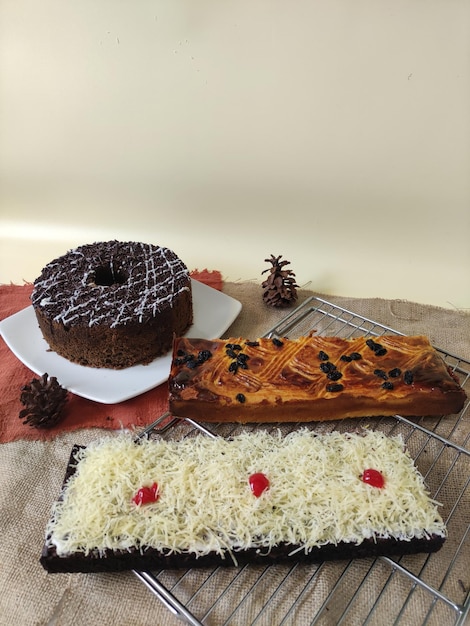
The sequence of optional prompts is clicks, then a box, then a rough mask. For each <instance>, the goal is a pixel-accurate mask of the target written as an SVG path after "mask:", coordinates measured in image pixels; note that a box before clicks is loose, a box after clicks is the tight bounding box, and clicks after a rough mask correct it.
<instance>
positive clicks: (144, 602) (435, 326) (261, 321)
mask: <svg viewBox="0 0 470 626" xmlns="http://www.w3.org/2000/svg"><path fill="white" fill-rule="evenodd" d="M223 289H224V292H225V293H227V294H228V295H231V296H233V297H234V298H236V299H238V300H240V301H241V302H242V305H243V309H242V312H241V314H240V316H239V317H238V318H237V320H236V321H235V322H234V324H233V325H232V327H231V328H230V329H229V330H228V332H227V333H226V336H246V337H251V338H256V337H257V336H260V335H262V334H264V332H265V331H266V330H267V329H269V328H271V327H272V326H273V325H274V324H275V323H276V322H277V321H278V320H279V319H280V318H281V317H282V316H284V315H285V311H277V310H274V309H270V308H267V307H266V306H265V305H264V304H263V303H262V300H261V297H260V287H259V285H257V284H255V283H240V284H236V283H226V284H225V285H224V288H223ZM310 295H312V293H311V292H308V291H305V290H303V291H301V292H300V301H303V300H304V299H305V298H307V297H309V296H310ZM326 298H327V299H329V300H330V301H332V302H334V303H336V304H339V305H341V306H344V307H345V308H348V309H350V310H353V311H355V312H357V313H359V314H361V315H364V316H366V317H368V318H370V319H373V320H376V321H378V322H380V323H382V324H385V325H387V326H390V327H392V328H395V329H397V330H399V331H402V332H405V333H408V334H412V333H425V334H427V335H428V336H429V337H430V338H431V340H432V342H433V343H434V344H435V345H437V346H439V347H442V348H444V349H445V350H446V351H448V352H450V353H453V354H457V355H459V356H461V357H463V358H465V359H467V360H469V359H470V315H469V314H468V313H466V312H463V311H455V310H448V309H441V308H437V307H433V306H425V305H421V304H416V303H413V302H407V301H402V300H394V301H387V300H381V299H367V300H362V299H354V298H342V297H333V296H328V297H326ZM0 402H1V400H0ZM11 419H17V415H16V414H15V415H12V416H11ZM466 424H467V425H466V427H465V428H464V429H463V430H462V432H461V434H460V435H459V436H460V437H461V442H462V444H463V443H464V442H465V440H466V438H468V436H469V428H468V420H467V423H466ZM110 432H112V431H107V433H106V434H107V435H108V434H109V433H110ZM102 434H103V430H101V429H83V430H76V431H74V432H65V433H61V434H58V435H57V436H56V437H55V439H53V440H49V441H29V440H26V439H20V440H17V441H13V442H10V443H5V444H2V445H1V446H0V481H1V482H0V484H1V493H0V497H1V500H0V507H1V509H0V511H1V533H2V536H1V540H0V625H1V626H6V625H11V624H18V625H19V626H29V625H33V624H34V625H48V626H56V625H60V626H72V625H73V626H81V625H83V626H85V625H86V626H89V625H90V624H100V625H102V626H106V625H108V624H110V625H113V626H124V625H125V626H131V625H132V626H133V625H135V626H146V625H149V626H150V625H152V626H155V625H160V624H179V623H181V622H180V621H179V620H178V619H177V618H176V617H174V616H173V615H172V614H171V613H170V612H169V610H168V609H167V608H165V607H164V606H163V605H162V604H161V603H160V602H159V600H158V599H157V598H155V597H154V596H153V594H151V593H150V592H149V591H148V590H147V589H146V588H145V586H144V585H143V584H142V583H141V582H140V581H139V580H137V578H136V577H135V576H134V575H133V574H132V573H122V574H94V575H85V574H73V575H68V574H53V575H51V574H47V573H46V572H45V571H44V570H43V569H42V568H41V566H40V564H39V562H38V557H39V554H40V551H41V547H42V544H43V536H44V528H45V524H46V522H47V519H48V517H49V514H50V507H51V504H52V502H53V501H54V499H55V498H56V497H57V495H58V493H59V489H60V486H61V483H62V479H63V474H64V469H65V466H66V463H67V460H68V456H69V453H70V450H71V447H72V445H73V444H74V443H83V444H86V443H87V442H89V441H90V440H91V439H93V438H96V437H99V436H101V435H102ZM466 445H468V441H467V444H466ZM467 468H468V465H467ZM467 523H468V522H467ZM467 566H468V563H467ZM341 567H342V566H341ZM261 571H262V570H261ZM311 571H312V570H309V569H308V568H307V569H305V568H303V567H301V568H299V569H298V570H295V572H294V573H293V574H291V575H290V577H289V580H288V585H290V588H291V589H292V593H294V594H295V595H296V596H297V595H298V594H299V593H300V590H301V589H302V588H303V587H304V586H305V584H306V581H307V580H308V578H309V576H311ZM326 571H327V574H325V575H324V576H322V577H321V579H319V583H318V586H317V587H315V593H314V594H313V595H314V596H316V595H318V599H316V598H308V599H305V606H306V609H305V611H303V612H302V611H300V612H298V613H296V617H295V619H291V620H289V619H287V620H286V622H285V623H289V624H304V623H305V624H307V623H310V622H311V619H312V610H313V609H312V607H313V606H314V603H315V602H317V603H319V604H318V605H319V606H320V605H321V601H322V598H323V597H324V594H325V593H326V592H328V590H329V589H331V588H332V587H333V586H334V585H335V584H336V582H337V576H338V570H337V568H336V567H331V568H330V569H328V570H326ZM339 571H341V570H339ZM284 572H285V570H284V569H283V567H280V568H279V569H278V570H275V575H276V576H278V580H279V581H280V582H282V580H283V576H284ZM361 572H362V573H361ZM365 573H367V568H366V569H365V570H364V569H363V568H362V566H358V570H357V574H355V575H357V576H359V577H360V576H364V575H365ZM233 575H234V574H233V573H220V574H217V575H216V576H214V577H213V578H212V579H211V580H210V583H209V585H206V587H205V589H206V592H208V593H210V594H211V595H212V594H213V596H214V598H215V597H218V595H219V594H220V593H221V592H222V591H223V589H224V588H225V586H226V584H227V577H230V578H231V579H232V578H233ZM257 575H258V574H257ZM173 576H177V575H176V574H172V573H168V582H170V583H171V580H172V577H173ZM190 576H195V577H197V576H202V577H204V576H206V577H207V573H195V572H193V573H191V574H190ZM465 576H466V579H465ZM462 578H463V580H462V585H467V587H468V585H470V579H469V575H468V567H467V569H466V573H465V568H464V573H463V574H462ZM270 580H271V579H270ZM190 583H191V581H190V580H184V579H183V583H182V585H180V593H181V595H182V596H184V589H185V586H186V587H187V588H188V589H189V588H190V587H191V584H190ZM271 584H272V583H271ZM276 584H279V583H276ZM368 588H369V587H364V589H368ZM378 589H380V587H379V588H378ZM273 591H274V590H273V588H266V586H263V584H262V583H260V584H259V593H258V595H255V594H251V595H250V602H254V600H253V599H252V598H254V597H256V601H257V602H259V603H260V608H262V607H263V604H264V602H266V601H267V600H268V599H269V598H270V597H271V596H272V594H273ZM238 593H239V594H240V598H241V599H240V598H238V599H236V600H234V598H233V597H232V596H231V595H230V594H228V595H227V598H226V607H225V608H226V610H224V611H223V610H222V609H223V608H224V607H223V602H224V600H223V599H222V601H221V602H222V604H221V603H220V602H219V605H218V606H219V608H218V611H219V613H218V614H217V615H209V616H208V617H207V619H206V620H205V623H208V624H220V623H222V622H224V620H225V618H226V617H227V616H229V615H230V614H231V612H232V609H233V608H234V606H235V605H234V604H233V603H234V602H239V601H241V600H242V599H243V588H241V589H239V590H238ZM377 593H378V592H377ZM202 601H203V599H202V598H201V604H200V605H199V604H198V602H197V601H196V602H193V605H192V606H193V612H194V613H195V614H196V616H197V617H199V619H200V618H201V617H202V615H203V613H202V614H201V613H199V614H198V610H202V606H203V604H202ZM271 601H274V600H271ZM347 601H348V599H347V595H346V597H345V599H344V602H345V603H347ZM370 601H371V599H370V598H367V597H364V602H363V604H364V605H367V603H368V602H369V603H370ZM309 602H310V604H309ZM209 606H210V605H209ZM198 607H199V608H198ZM220 607H222V609H221V608H220ZM309 607H310V608H309ZM337 608H338V610H339V614H341V610H342V607H337ZM395 608H396V607H395ZM252 609H253V607H250V606H246V610H244V611H243V610H242V611H238V612H237V619H236V620H235V622H231V623H236V624H242V625H244V624H247V623H249V622H250V621H251V617H249V616H253V615H255V616H256V612H253V610H252ZM257 610H258V609H257ZM395 614H396V611H395V610H394V611H390V607H389V606H387V604H386V603H384V606H383V608H382V609H381V611H379V613H378V618H377V621H374V623H377V624H381V625H387V624H390V623H392V622H391V619H392V618H391V617H390V615H395ZM279 615H280V616H281V617H282V613H279ZM324 615H325V617H324V618H322V621H321V623H322V624H331V625H333V624H335V623H337V619H338V615H337V614H336V613H335V610H334V609H332V611H331V612H330V613H329V614H328V613H325V614H324ZM328 615H330V617H328ZM240 616H241V617H240ZM243 616H244V617H243ZM258 623H262V624H270V625H271V624H274V623H276V618H275V617H274V618H273V612H271V613H270V617H269V621H268V622H266V621H263V619H262V618H261V619H260V620H259V622H258ZM346 623H348V624H358V623H361V618H360V617H356V618H355V617H354V614H353V616H352V617H348V619H347V620H346ZM400 623H402V624H414V623H415V620H414V617H413V615H409V614H408V613H407V611H406V610H405V611H404V612H403V615H402V618H401V622H400ZM442 624H445V622H442Z"/></svg>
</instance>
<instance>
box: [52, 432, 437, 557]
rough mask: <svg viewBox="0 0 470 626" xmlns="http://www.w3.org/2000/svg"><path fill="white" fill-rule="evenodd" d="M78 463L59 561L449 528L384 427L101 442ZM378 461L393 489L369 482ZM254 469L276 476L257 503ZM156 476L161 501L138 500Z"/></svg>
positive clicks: (58, 519)
mask: <svg viewBox="0 0 470 626" xmlns="http://www.w3.org/2000/svg"><path fill="white" fill-rule="evenodd" d="M76 460H77V467H76V471H75V473H74V474H73V476H72V477H71V478H70V479H69V480H68V482H67V484H66V485H65V487H64V490H63V493H62V498H61V500H60V501H59V502H57V503H56V505H55V507H54V510H53V515H52V518H51V521H50V522H49V525H48V527H47V531H46V535H47V543H48V544H49V545H52V546H54V547H55V548H56V550H57V553H58V555H59V556H60V555H67V554H70V553H74V552H81V553H85V554H88V553H89V552H90V551H98V552H99V553H104V551H105V550H107V549H110V550H129V549H131V548H132V549H137V550H140V551H142V552H143V551H145V549H146V548H147V547H150V548H154V549H157V550H159V551H166V552H168V551H169V552H171V553H185V552H189V553H193V554H195V555H196V556H200V555H205V554H208V553H211V552H215V553H217V554H220V555H225V554H227V553H228V554H232V555H233V553H236V551H237V550H243V549H248V548H259V549H261V548H262V549H268V550H269V549H270V548H272V547H273V546H275V545H278V544H280V543H288V544H292V546H293V550H294V551H295V550H296V549H299V550H304V551H306V552H307V551H308V550H309V549H311V548H312V547H316V546H321V545H324V544H335V545H336V544H338V543H339V542H354V543H356V544H360V543H362V542H363V541H364V540H365V539H369V538H372V539H378V538H395V539H399V540H405V541H409V540H411V539H414V538H426V537H429V536H430V535H432V534H436V535H438V536H445V534H446V529H445V525H444V522H443V520H442V518H441V516H440V515H439V513H438V510H437V504H438V503H437V502H435V501H434V500H432V499H431V498H430V496H429V493H428V491H427V489H426V487H425V485H424V481H423V478H422V476H421V475H420V473H419V472H418V470H417V469H416V468H415V466H414V463H413V460H412V459H411V457H410V455H409V453H408V452H407V451H406V450H405V449H404V446H403V441H402V439H401V437H393V438H392V437H387V436H385V435H384V434H383V433H380V432H367V431H365V432H364V433H361V434H359V433H352V434H349V433H348V434H341V433H337V432H333V433H331V434H326V435H315V434H313V433H312V432H310V431H308V430H307V429H302V430H299V431H295V432H292V433H290V434H289V435H287V436H285V437H284V436H282V435H281V433H280V432H279V433H275V434H269V433H267V432H265V431H256V432H251V433H248V432H247V433H243V434H241V435H238V436H236V437H234V438H233V439H232V440H229V441H227V440H224V439H222V438H217V439H212V438H209V437H206V436H204V435H198V436H196V437H193V438H187V439H184V440H182V441H164V440H143V441H141V442H139V443H134V441H133V440H132V439H131V438H130V437H129V436H125V435H121V436H118V437H115V438H109V439H102V440H99V441H96V442H93V443H92V444H90V445H89V446H88V447H87V448H85V449H81V450H80V451H79V452H78V453H77V458H76ZM369 468H373V469H376V470H378V471H380V472H381V473H382V474H383V476H384V478H385V486H384V487H383V488H375V487H373V486H370V485H368V484H366V483H364V482H363V481H362V480H361V476H362V473H363V472H364V470H365V469H369ZM255 472H262V473H263V474H265V475H266V477H268V479H269V489H267V490H266V491H265V492H264V493H263V494H262V495H261V496H260V497H259V498H257V497H255V496H254V495H253V493H252V491H251V489H250V486H249V476H250V475H251V474H253V473H255ZM154 482H156V483H157V484H158V493H159V497H158V500H157V501H156V502H152V503H149V504H143V505H136V504H135V503H134V502H133V497H134V495H135V494H136V493H137V491H138V490H139V489H140V488H142V487H144V486H151V485H152V484H153V483H154Z"/></svg>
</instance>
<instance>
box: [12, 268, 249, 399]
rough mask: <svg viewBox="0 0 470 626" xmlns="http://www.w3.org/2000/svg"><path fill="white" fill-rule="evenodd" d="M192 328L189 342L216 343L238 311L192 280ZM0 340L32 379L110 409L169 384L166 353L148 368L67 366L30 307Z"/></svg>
mask: <svg viewBox="0 0 470 626" xmlns="http://www.w3.org/2000/svg"><path fill="white" fill-rule="evenodd" d="M192 292H193V320H194V321H193V325H192V326H191V328H190V329H189V330H188V332H187V333H186V336H188V337H203V338H205V339H215V338H217V337H220V336H221V335H222V333H224V332H225V331H226V330H227V328H228V327H229V326H230V324H231V323H232V322H233V321H234V320H235V318H236V317H237V316H238V314H239V313H240V311H241V308H242V305H241V303H240V302H239V301H238V300H235V299H234V298H231V297H230V296H227V295H225V294H224V293H221V292H220V291H217V290H216V289H213V288H212V287H208V286H207V285H204V284H203V283H200V282H198V281H196V280H192ZM0 334H1V335H2V337H3V339H4V341H5V343H6V344H7V346H8V347H9V348H10V350H11V351H12V352H13V354H14V355H15V356H16V357H17V358H18V359H19V360H20V361H22V362H23V363H24V364H25V365H26V366H27V367H29V369H30V370H32V371H33V372H34V373H35V374H38V375H39V376H41V375H42V374H44V373H45V372H47V373H48V374H49V376H56V377H57V380H58V381H59V383H60V384H61V385H62V386H63V387H65V388H66V389H68V390H69V391H71V392H73V393H75V394H77V395H78V396H81V397H83V398H88V399H89V400H94V401H95V402H101V403H103V404H114V403H116V402H123V401H124V400H129V398H134V397H135V396H138V395H140V394H141V393H144V392H145V391H148V390H149V389H153V388H154V387H156V386H157V385H160V384H161V383H163V382H165V381H166V380H167V379H168V375H169V373H170V365H171V352H169V353H168V354H166V355H165V356H162V357H160V358H158V359H155V360H154V361H152V363H149V365H134V366H133V367H128V368H126V369H123V370H111V369H98V368H94V367H84V366H83V365H77V364H75V363H71V362H70V361H68V360H67V359H64V358H63V357H61V356H59V355H58V354H56V353H55V352H52V351H50V350H49V346H48V344H47V343H46V341H45V340H44V338H43V336H42V333H41V331H40V330H39V326H38V323H37V321H36V315H35V313H34V309H33V307H32V306H30V307H28V308H26V309H23V310H22V311H19V312H18V313H15V314H14V315H11V316H10V317H7V318H6V319H5V320H3V321H2V322H0Z"/></svg>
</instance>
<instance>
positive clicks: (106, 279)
mask: <svg viewBox="0 0 470 626" xmlns="http://www.w3.org/2000/svg"><path fill="white" fill-rule="evenodd" d="M126 280H127V278H126V276H125V275H124V273H123V272H122V271H120V270H117V271H115V269H114V267H113V266H112V265H106V266H102V267H98V269H97V270H96V271H95V285H101V286H103V287H110V286H111V285H122V284H123V283H125V282H126Z"/></svg>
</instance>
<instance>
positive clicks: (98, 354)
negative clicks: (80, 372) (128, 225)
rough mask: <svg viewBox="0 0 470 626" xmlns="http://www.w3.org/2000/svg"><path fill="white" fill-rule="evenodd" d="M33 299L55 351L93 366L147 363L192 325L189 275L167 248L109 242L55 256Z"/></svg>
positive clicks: (44, 332) (48, 340) (41, 327)
mask: <svg viewBox="0 0 470 626" xmlns="http://www.w3.org/2000/svg"><path fill="white" fill-rule="evenodd" d="M31 301H32V304H33V307H34V310H35V313H36V317H37V320H38V323H39V327H40V329H41V332H42V334H43V336H44V339H45V340H46V341H47V343H48V344H49V346H50V348H51V349H52V350H54V351H55V352H57V353H58V354H60V355H61V356H63V357H65V358H66V359H68V360H70V361H73V362H75V363H79V364H80V365H86V366H90V367H107V368H114V369H121V368H125V367H130V366H132V365H135V364H146V363H149V362H151V361H152V360H153V359H155V358H156V357H157V356H160V355H162V354H165V353H167V352H168V351H169V350H170V349H171V344H172V340H173V335H182V334H184V333H185V332H186V330H187V329H188V328H189V326H190V325H191V323H192V318H193V310H192V293H191V279H190V276H189V272H188V270H187V267H186V266H185V265H184V263H183V262H182V261H181V260H180V259H179V258H178V257H177V256H176V254H175V253H174V252H172V251H171V250H168V249H167V248H161V247H160V246H154V245H151V244H144V243H135V242H118V241H108V242H100V243H94V244H88V245H84V246H81V247H79V248H77V249H75V250H71V251H69V252H68V253H67V254H65V255H64V256H62V257H59V258H57V259H55V260H54V261H51V262H50V263H49V264H48V265H46V267H45V268H44V269H43V270H42V273H41V275H40V276H39V277H38V278H37V279H36V281H35V283H34V289H33V293H32V296H31Z"/></svg>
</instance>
